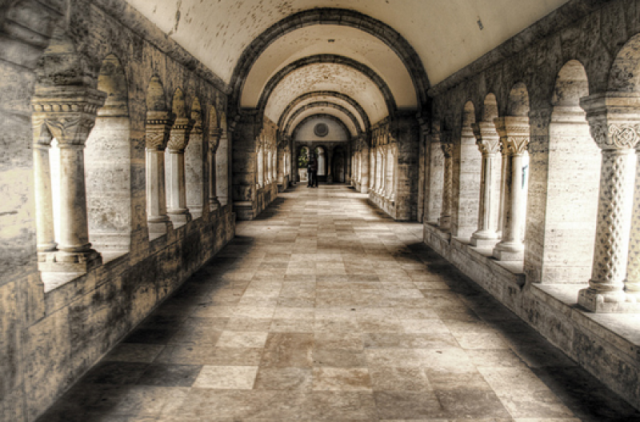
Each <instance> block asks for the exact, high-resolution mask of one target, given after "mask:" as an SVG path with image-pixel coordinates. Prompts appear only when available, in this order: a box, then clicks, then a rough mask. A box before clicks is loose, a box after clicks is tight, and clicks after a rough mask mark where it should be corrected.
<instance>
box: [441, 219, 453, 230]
mask: <svg viewBox="0 0 640 422" xmlns="http://www.w3.org/2000/svg"><path fill="white" fill-rule="evenodd" d="M438 227H439V228H440V230H444V231H447V230H451V217H450V216H445V217H440V219H439V220H438Z"/></svg>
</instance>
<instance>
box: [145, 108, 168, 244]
mask: <svg viewBox="0 0 640 422" xmlns="http://www.w3.org/2000/svg"><path fill="white" fill-rule="evenodd" d="M173 120H174V116H173V114H172V113H171V112H169V111H148V112H147V119H146V125H145V154H146V166H145V167H146V179H147V180H146V187H147V225H148V227H149V233H151V234H156V235H157V234H166V233H167V232H168V231H169V230H171V229H172V227H173V226H172V224H171V220H170V219H169V216H168V215H167V200H166V190H165V189H166V187H165V168H164V167H165V166H164V165H165V157H164V151H165V149H166V147H167V143H168V142H169V134H170V132H171V126H172V125H173Z"/></svg>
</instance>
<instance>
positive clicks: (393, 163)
mask: <svg viewBox="0 0 640 422" xmlns="http://www.w3.org/2000/svg"><path fill="white" fill-rule="evenodd" d="M397 149H398V146H397V144H390V145H389V155H390V157H389V166H390V167H389V169H390V173H391V174H390V175H389V201H391V202H395V200H396V174H397V166H398V163H397V157H398V154H397Z"/></svg>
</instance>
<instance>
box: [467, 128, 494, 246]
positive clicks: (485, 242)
mask: <svg viewBox="0 0 640 422" xmlns="http://www.w3.org/2000/svg"><path fill="white" fill-rule="evenodd" d="M472 127H473V133H474V135H475V137H476V140H477V141H476V143H477V144H478V148H479V149H480V153H481V154H482V171H481V175H480V177H481V179H480V207H479V210H478V230H477V231H476V232H475V233H473V235H471V244H472V245H473V246H495V244H496V243H497V241H498V233H497V226H496V223H497V216H498V214H497V213H498V204H497V203H496V202H495V201H494V198H495V196H496V195H494V192H493V187H494V186H495V180H494V179H495V166H496V161H497V155H498V154H497V153H498V149H499V148H500V137H499V136H498V133H497V132H496V129H495V125H494V124H493V123H489V122H480V123H476V124H473V125H472Z"/></svg>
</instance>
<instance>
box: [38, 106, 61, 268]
mask: <svg viewBox="0 0 640 422" xmlns="http://www.w3.org/2000/svg"><path fill="white" fill-rule="evenodd" d="M33 139H34V143H33V168H34V173H35V174H34V179H35V194H36V195H35V196H36V230H37V231H36V236H37V241H38V244H37V247H38V260H42V261H46V259H47V252H50V251H55V250H56V246H57V243H56V239H55V232H54V223H53V195H52V186H51V165H50V159H49V150H50V149H51V141H52V139H53V138H52V136H51V133H50V132H49V129H48V128H47V125H46V123H45V121H44V120H43V119H39V120H36V119H35V118H34V120H33Z"/></svg>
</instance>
